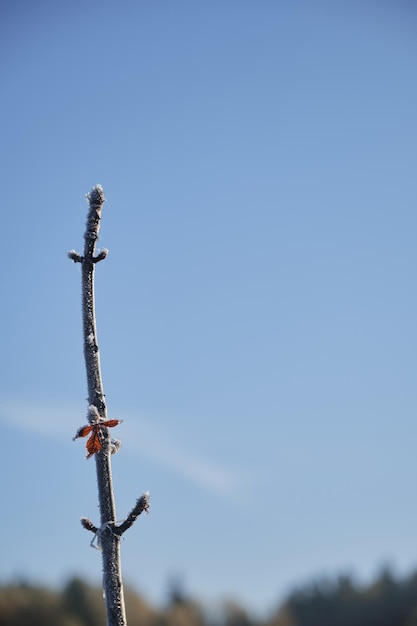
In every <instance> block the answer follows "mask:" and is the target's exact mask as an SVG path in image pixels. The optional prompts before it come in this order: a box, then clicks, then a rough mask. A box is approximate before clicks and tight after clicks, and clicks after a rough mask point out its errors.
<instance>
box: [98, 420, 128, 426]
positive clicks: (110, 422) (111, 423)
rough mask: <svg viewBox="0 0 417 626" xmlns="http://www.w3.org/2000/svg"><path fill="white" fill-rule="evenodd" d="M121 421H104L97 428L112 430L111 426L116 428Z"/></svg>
mask: <svg viewBox="0 0 417 626" xmlns="http://www.w3.org/2000/svg"><path fill="white" fill-rule="evenodd" d="M121 422H123V420H106V421H105V422H100V424H99V426H105V427H106V428H112V427H113V426H117V424H120V423H121Z"/></svg>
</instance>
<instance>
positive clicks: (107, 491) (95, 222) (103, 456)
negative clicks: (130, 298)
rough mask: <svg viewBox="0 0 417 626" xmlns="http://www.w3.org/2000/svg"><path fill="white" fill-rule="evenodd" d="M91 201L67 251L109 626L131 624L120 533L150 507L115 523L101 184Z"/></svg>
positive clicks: (144, 501) (142, 503)
mask: <svg viewBox="0 0 417 626" xmlns="http://www.w3.org/2000/svg"><path fill="white" fill-rule="evenodd" d="M87 200H88V203H89V212H88V216H87V227H86V231H85V235H84V240H85V245H84V255H81V254H79V253H78V252H76V251H75V250H71V251H70V252H68V256H69V258H70V259H71V260H72V261H74V263H81V274H82V311H83V338H84V358H85V365H86V372H87V387H88V404H89V408H88V414H87V420H88V424H89V425H87V426H84V427H81V428H80V429H79V430H78V431H77V434H76V436H75V437H74V439H77V438H78V437H84V436H86V435H87V434H91V437H90V440H89V442H87V450H88V451H89V454H88V455H87V456H93V455H94V456H95V459H96V472H97V485H98V497H99V508H100V518H101V524H100V527H99V528H97V526H95V525H94V524H93V523H92V522H91V521H90V520H89V519H88V518H85V517H84V518H82V519H81V524H82V525H83V527H84V528H85V529H86V530H89V531H91V532H93V533H94V535H95V537H96V538H97V543H98V547H99V548H100V549H101V551H102V555H103V590H104V597H105V603H106V613H107V626H126V615H125V608H124V599H123V584H122V573H121V563H120V537H121V535H122V534H123V532H125V530H127V529H128V528H130V526H131V525H132V524H133V522H134V521H135V519H136V518H137V517H138V516H139V515H140V514H141V513H142V512H143V511H147V510H148V509H149V494H148V493H146V494H144V495H143V496H142V497H141V498H139V500H138V501H137V502H136V505H135V506H134V507H133V509H132V511H131V513H130V514H129V516H128V517H127V518H126V520H125V521H124V522H123V523H122V524H121V525H120V526H116V507H115V502H114V493H113V484H112V472H111V462H110V458H111V454H112V453H114V452H117V450H118V449H119V448H120V445H121V444H120V441H119V440H117V439H116V440H112V439H111V438H110V434H109V428H108V427H109V426H115V425H116V424H118V423H120V421H121V420H110V421H108V420H107V406H106V399H105V395H104V391H103V383H102V378H101V368H100V353H99V348H98V341H97V330H96V320H95V311H94V268H95V265H96V264H97V263H98V262H99V261H102V260H103V259H105V258H106V257H107V254H108V251H107V250H106V249H104V250H101V251H100V252H98V254H97V255H96V256H95V246H96V243H97V240H98V233H99V230H100V220H101V211H102V208H103V204H104V202H105V197H104V192H103V189H102V187H101V186H100V185H96V186H95V187H93V189H92V190H91V192H90V193H89V194H87ZM102 422H103V423H102ZM93 542H94V539H93ZM93 542H92V543H93Z"/></svg>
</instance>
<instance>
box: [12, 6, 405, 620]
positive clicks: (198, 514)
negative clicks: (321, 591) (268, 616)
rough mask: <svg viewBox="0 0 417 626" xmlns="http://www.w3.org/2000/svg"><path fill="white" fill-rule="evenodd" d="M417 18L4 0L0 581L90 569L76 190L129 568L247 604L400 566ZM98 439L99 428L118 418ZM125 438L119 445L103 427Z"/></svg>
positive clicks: (156, 584)
mask: <svg viewBox="0 0 417 626" xmlns="http://www.w3.org/2000/svg"><path fill="white" fill-rule="evenodd" d="M416 32H417V8H416V5H415V3H414V2H411V1H410V2H404V1H402V0H396V1H395V2H394V1H393V2H386V1H384V0H378V1H367V0H365V1H351V2H348V1H343V2H342V1H339V0H328V1H321V0H317V1H311V0H309V1H307V0H306V1H304V2H301V1H297V0H283V1H277V2H274V1H272V0H271V1H268V0H265V1H262V0H261V1H259V2H255V1H248V0H241V1H237V0H230V1H228V0H224V1H219V0H214V1H194V2H191V1H184V0H175V1H173V0H170V1H168V0H165V1H159V0H154V1H153V2H151V1H150V0H149V1H141V0H137V1H135V2H134V1H123V0H122V1H120V2H106V1H100V2H99V1H97V2H95V1H90V2H81V1H78V2H77V1H73V2H59V1H58V2H56V1H54V2H52V1H48V2H42V1H38V2H29V1H24V0H21V1H19V2H15V1H11V0H3V2H2V3H1V8H0V66H1V76H2V81H1V82H2V97H1V100H0V112H1V120H2V123H1V142H0V160H1V180H2V182H1V207H2V208H1V216H2V244H1V245H2V259H3V261H2V264H1V269H0V272H1V293H2V306H1V309H0V320H1V329H2V340H1V351H0V354H1V356H0V381H1V382H0V423H1V433H2V444H1V450H2V452H1V469H2V474H3V481H2V493H3V495H2V532H1V538H0V547H1V550H0V552H1V564H0V582H4V581H7V580H10V578H12V577H27V578H28V579H29V580H33V581H43V582H46V583H57V584H60V583H61V582H62V581H64V580H65V577H66V576H69V575H72V574H81V575H83V576H86V577H87V579H89V580H91V581H94V582H98V581H99V580H100V575H101V559H100V555H99V553H98V552H96V551H94V550H92V549H91V548H90V547H89V542H90V539H91V537H90V535H89V534H88V533H87V532H86V531H85V530H83V529H82V528H81V526H80V524H79V518H80V517H81V516H88V517H90V518H91V519H92V520H93V521H96V522H98V510H97V495H96V485H95V468H94V461H92V460H89V461H85V460H84V454H85V449H84V445H83V441H81V440H78V441H76V442H72V440H71V439H72V436H73V435H74V434H75V432H76V430H77V429H78V428H79V426H81V425H82V424H83V423H85V415H86V410H87V402H86V400H85V398H86V395H87V391H86V380H85V372H84V362H83V354H82V343H81V309H80V267H79V266H78V265H74V264H72V263H71V262H70V261H69V260H68V259H67V257H66V253H67V251H68V250H70V249H72V248H74V249H77V250H82V246H83V233H84V226H85V217H86V211H87V204H86V201H85V197H84V195H85V193H86V192H88V191H89V190H90V189H91V187H92V186H93V185H95V184H97V183H100V184H102V185H103V188H104V191H105V194H106V197H107V202H106V204H105V205H104V209H103V218H102V228H101V233H100V235H101V237H100V242H99V245H100V246H101V247H106V248H109V250H110V254H109V256H108V258H107V259H106V261H105V262H103V263H101V264H99V266H97V272H96V293H97V323H98V337H99V344H100V351H101V360H102V368H103V378H104V388H105V392H106V396H107V401H108V409H109V417H111V418H118V419H123V420H124V422H123V424H121V425H120V426H118V427H117V436H119V437H120V438H121V439H122V441H123V448H122V450H121V452H120V453H119V454H118V455H116V456H115V457H114V458H113V472H114V482H115V489H116V501H117V511H118V517H119V519H123V517H124V516H126V514H127V513H128V512H129V510H130V509H131V507H132V506H133V503H134V502H135V499H136V498H137V497H138V496H139V495H140V494H141V493H142V492H143V491H145V490H149V491H150V492H151V504H152V507H151V513H150V515H148V516H146V517H144V518H143V519H142V518H140V519H139V520H138V521H137V522H136V524H135V526H134V527H133V528H132V529H131V530H129V531H128V533H126V535H125V540H124V542H123V546H122V557H123V569H124V577H125V580H126V581H127V582H130V583H131V584H133V585H134V586H135V588H136V589H138V590H140V591H141V592H142V593H143V594H145V596H146V597H147V598H148V599H150V600H152V601H155V602H156V601H160V600H161V599H164V598H165V595H164V594H165V592H166V584H167V583H166V581H167V579H168V578H169V577H170V576H172V575H179V576H182V577H183V580H184V584H185V587H186V589H187V590H188V591H189V592H190V593H192V594H194V595H196V596H198V597H200V598H202V599H204V600H206V599H220V598H221V597H224V596H233V597H234V598H236V599H238V600H240V601H242V602H243V603H244V604H246V605H247V606H248V607H250V608H253V609H256V610H259V611H262V610H268V609H271V608H273V607H274V606H275V605H277V604H278V602H279V601H280V599H281V598H282V597H283V596H284V594H285V593H286V592H287V590H288V589H289V588H290V587H291V586H292V585H293V584H294V583H302V582H305V581H306V580H309V579H310V578H311V577H312V576H320V575H329V576H332V575H337V574H340V573H346V572H347V573H352V574H354V575H355V576H357V577H358V579H359V580H368V579H369V577H370V576H372V575H374V574H375V573H376V572H377V571H378V568H380V567H381V566H382V565H384V564H387V563H390V564H392V565H393V567H394V569H396V571H398V572H399V573H407V572H408V571H410V570H411V569H412V568H414V567H416V566H417V531H416V528H417V498H416V483H417V460H416V458H417V457H416V441H417V420H416V409H417V406H416V405H417V394H416V352H417V345H416V343H417V342H416V325H417V300H416V280H415V274H416V230H417V219H416V169H415V168H416V159H417V114H416V111H417V80H416V79H417V76H416V68H417V37H416ZM115 430H116V429H115ZM115 434H116V433H115Z"/></svg>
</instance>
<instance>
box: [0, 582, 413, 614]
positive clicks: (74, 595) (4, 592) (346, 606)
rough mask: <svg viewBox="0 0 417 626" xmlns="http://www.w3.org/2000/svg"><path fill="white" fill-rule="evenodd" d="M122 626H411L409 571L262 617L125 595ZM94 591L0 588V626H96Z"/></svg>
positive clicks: (332, 590) (305, 594) (320, 589)
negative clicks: (125, 622)
mask: <svg viewBox="0 0 417 626" xmlns="http://www.w3.org/2000/svg"><path fill="white" fill-rule="evenodd" d="M125 599H126V612H127V619H128V624H129V626H417V573H415V574H413V575H411V576H409V577H408V578H405V579H401V580H400V579H396V578H395V577H394V576H393V575H392V574H391V573H390V571H389V570H384V571H383V572H382V573H381V574H379V576H378V577H377V578H376V580H375V581H374V582H373V583H371V584H369V585H368V586H365V587H359V586H357V585H356V584H355V583H354V581H353V580H352V579H351V578H350V577H348V576H344V577H340V578H338V579H337V580H334V581H320V582H313V583H310V584H308V585H305V586H304V587H300V588H299V589H297V590H294V591H293V592H291V593H290V594H289V595H288V596H287V598H286V599H285V600H284V601H283V603H282V604H281V606H279V607H278V608H277V609H276V611H274V612H272V613H271V614H270V615H269V616H268V617H265V618H262V619H260V618H256V617H255V616H253V615H251V614H250V613H249V612H248V611H246V610H245V608H244V607H243V606H240V605H239V604H237V603H235V602H231V601H225V602H224V603H223V604H222V605H221V608H220V610H219V608H218V607H217V608H216V610H211V609H210V607H203V606H202V605H201V604H199V603H198V602H196V601H195V600H193V599H192V598H190V597H188V596H187V595H186V594H184V593H183V592H182V591H181V589H180V588H178V587H177V588H175V587H173V588H172V589H171V591H170V594H169V601H168V602H167V604H166V606H164V607H162V608H155V607H153V606H151V605H150V604H148V603H147V602H146V601H145V600H144V599H143V598H142V597H141V596H139V595H138V594H137V593H135V592H134V591H133V590H131V589H129V588H127V589H125ZM103 624H105V615H104V604H103V597H102V590H101V589H99V588H97V587H92V586H91V585H89V584H87V583H86V582H85V581H83V580H82V579H79V578H74V579H72V580H70V581H69V582H68V583H67V584H66V585H65V587H64V588H63V589H62V590H60V591H53V590H51V589H48V588H46V587H40V586H35V585H32V584H28V583H19V584H9V585H3V586H2V587H0V626H103Z"/></svg>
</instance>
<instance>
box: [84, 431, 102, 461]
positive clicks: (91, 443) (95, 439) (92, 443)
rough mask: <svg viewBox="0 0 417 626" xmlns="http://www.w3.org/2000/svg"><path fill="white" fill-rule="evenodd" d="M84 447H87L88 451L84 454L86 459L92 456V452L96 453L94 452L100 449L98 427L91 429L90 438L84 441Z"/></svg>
mask: <svg viewBox="0 0 417 626" xmlns="http://www.w3.org/2000/svg"><path fill="white" fill-rule="evenodd" d="M86 448H87V452H88V454H87V456H86V458H87V459H89V458H90V457H92V456H93V454H96V452H100V450H101V441H100V433H99V431H98V428H95V429H94V430H93V433H92V435H91V437H90V439H89V440H88V441H87V443H86Z"/></svg>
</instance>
